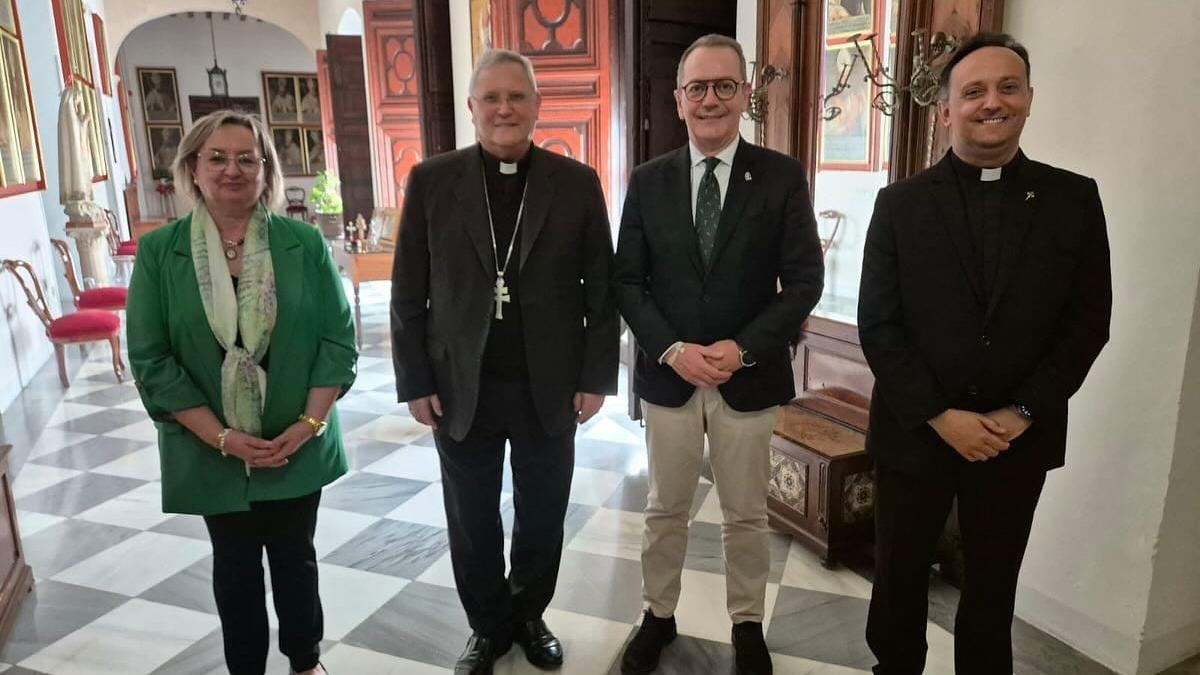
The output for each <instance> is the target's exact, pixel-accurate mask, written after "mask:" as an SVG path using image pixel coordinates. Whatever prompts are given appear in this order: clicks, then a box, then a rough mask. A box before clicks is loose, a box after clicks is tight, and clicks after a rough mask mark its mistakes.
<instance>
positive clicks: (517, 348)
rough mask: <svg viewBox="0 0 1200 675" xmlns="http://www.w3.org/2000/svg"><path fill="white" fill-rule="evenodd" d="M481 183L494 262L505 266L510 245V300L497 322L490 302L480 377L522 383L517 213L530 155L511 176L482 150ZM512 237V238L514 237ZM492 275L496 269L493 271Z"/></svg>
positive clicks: (525, 371)
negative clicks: (488, 212)
mask: <svg viewBox="0 0 1200 675" xmlns="http://www.w3.org/2000/svg"><path fill="white" fill-rule="evenodd" d="M479 151H480V153H481V154H482V155H483V170H484V174H485V179H484V183H485V185H486V187H487V195H488V201H489V202H490V203H491V208H492V223H493V225H494V227H495V232H496V263H497V265H498V266H499V267H501V268H503V267H504V258H505V256H506V255H508V247H509V242H512V257H511V258H509V263H508V267H507V268H506V269H505V274H504V282H505V285H506V286H507V287H508V294H509V298H510V301H509V302H506V303H504V318H503V319H497V318H496V314H495V307H496V304H495V302H492V304H491V307H492V326H491V329H490V330H489V331H488V339H487V345H486V346H485V347H484V350H483V366H482V369H481V372H482V376H483V377H485V378H489V379H492V380H503V381H512V380H522V379H526V378H528V376H529V371H528V368H526V362H525V336H524V334H523V332H522V327H521V300H520V297H521V291H520V285H521V284H520V279H519V277H520V274H519V271H520V266H521V236H522V234H523V233H522V232H521V231H520V230H518V229H517V212H518V211H519V210H520V208H521V195H522V193H523V192H524V190H525V178H526V176H528V175H529V158H530V154H531V153H529V152H526V153H525V156H524V157H522V158H521V159H520V160H518V162H517V172H516V173H514V174H503V173H500V159H499V158H497V157H495V156H493V155H491V154H489V153H488V152H487V151H486V150H484V149H483V148H482V147H480V149H479ZM514 235H515V237H514ZM492 272H493V274H494V273H495V270H494V269H493V271H492Z"/></svg>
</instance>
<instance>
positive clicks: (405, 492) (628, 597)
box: [0, 284, 1108, 675]
mask: <svg viewBox="0 0 1200 675" xmlns="http://www.w3.org/2000/svg"><path fill="white" fill-rule="evenodd" d="M387 291H388V289H387V286H386V285H384V284H370V285H367V286H365V287H364V288H363V328H364V337H365V339H364V349H363V352H362V357H361V359H360V362H359V371H360V374H359V377H358V382H357V384H356V386H355V388H354V390H353V391H352V392H351V393H350V394H348V395H347V396H346V397H345V398H344V399H343V400H342V401H341V402H340V403H339V404H338V405H339V409H340V414H341V416H342V420H343V424H344V432H345V436H346V443H347V452H348V455H349V459H350V464H351V471H350V473H348V474H347V475H346V476H344V477H343V478H341V479H340V480H338V481H337V482H336V483H334V484H333V485H331V486H329V487H328V488H327V489H326V490H325V492H324V496H323V498H322V504H321V510H320V516H319V523H318V528H317V535H316V548H317V552H318V556H319V561H320V562H319V565H320V583H321V590H322V593H321V595H322V599H323V602H324V605H325V617H326V626H325V637H326V643H325V647H324V656H323V661H324V663H325V665H326V666H327V667H328V668H329V670H330V672H332V673H337V674H339V675H341V674H347V673H350V674H356V675H357V674H375V673H379V674H386V673H397V674H398V673H404V674H410V673H411V674H417V675H422V674H426V673H428V674H434V673H446V672H449V670H450V668H451V667H452V666H453V663H454V660H455V658H456V656H457V655H458V653H459V652H460V650H461V648H462V646H463V644H464V642H465V640H466V638H467V635H468V633H469V629H468V627H467V623H466V618H465V616H464V615H463V612H462V610H461V608H460V606H459V603H458V599H457V596H456V595H455V592H454V578H453V573H452V571H451V567H450V557H449V552H448V545H447V540H446V529H445V528H446V519H445V514H444V513H443V509H442V501H441V500H442V488H441V483H440V480H441V476H440V473H439V470H438V464H437V453H436V451H435V450H434V447H433V440H432V437H431V436H430V434H429V433H428V430H427V429H426V428H425V427H422V426H421V425H419V424H417V423H416V422H415V421H414V420H412V419H411V418H410V417H409V416H408V414H407V411H406V409H405V408H404V407H403V406H400V405H397V404H396V402H395V395H394V390H393V375H392V366H391V361H390V351H389V346H388V339H387V320H388V314H387V307H386V303H387V300H388V292H387ZM108 359H109V355H108V352H107V347H99V348H96V349H95V350H93V351H92V352H91V353H90V354H89V355H88V356H87V357H86V358H85V359H84V360H83V362H82V364H81V365H79V366H78V372H77V373H76V375H75V376H74V380H73V383H72V385H71V387H70V388H69V389H67V390H65V392H64V391H62V390H61V388H60V389H58V391H57V393H55V392H54V390H53V388H54V387H57V386H58V385H57V382H52V381H51V380H49V379H48V378H42V381H43V388H42V389H40V390H36V391H35V390H31V391H29V392H27V393H26V394H23V396H30V397H37V398H36V401H35V400H34V399H33V398H31V399H29V400H27V401H25V402H24V403H23V404H22V405H16V406H14V407H13V408H11V409H10V410H12V411H16V413H15V414H26V413H22V412H21V411H23V410H27V409H29V406H34V407H37V406H40V408H39V409H40V410H41V412H40V413H39V414H40V415H41V416H42V417H43V418H44V423H43V424H41V428H40V430H39V431H38V432H37V433H36V437H35V438H32V440H31V442H30V445H29V447H28V448H18V449H17V451H18V454H17V462H16V463H17V464H19V467H18V471H17V473H16V480H15V482H14V487H13V490H14V495H15V499H16V506H17V509H18V514H19V523H20V528H21V534H22V537H23V539H24V544H25V551H26V555H27V557H28V560H29V563H30V565H31V566H32V567H33V571H34V574H35V577H36V585H35V588H34V591H33V594H32V595H31V596H30V597H28V598H27V599H26V600H25V602H24V604H23V606H22V608H21V610H20V615H19V618H18V620H17V622H16V625H15V627H14V629H13V631H12V633H11V635H10V637H9V639H8V643H7V645H6V647H5V648H4V649H3V651H2V652H0V662H2V663H0V671H3V672H5V673H21V674H26V673H48V674H52V675H97V674H101V673H112V674H119V675H145V674H149V673H156V674H158V673H163V674H166V673H169V674H172V675H202V674H209V673H220V672H224V669H223V659H222V655H221V639H220V630H219V625H218V620H217V616H216V610H215V607H214V604H213V600H212V593H211V587H210V584H211V567H212V558H211V547H210V545H209V543H208V539H207V536H206V533H205V529H204V526H203V522H202V521H201V520H200V519H199V518H196V517H192V516H179V515H172V514H164V513H162V511H161V509H160V502H159V499H160V484H159V482H158V476H159V474H158V456H157V450H156V447H155V430H154V427H153V425H152V424H151V422H150V421H149V419H148V418H147V417H146V415H145V413H144V411H143V410H142V408H141V404H140V402H139V401H138V398H137V395H136V391H135V390H134V388H133V385H132V384H131V383H129V382H126V383H125V384H117V383H116V381H115V379H114V377H113V374H112V371H111V369H110V367H109V362H108ZM47 367H48V368H53V366H52V365H48V366H47ZM49 382H52V384H51V383H49ZM624 386H625V383H624V382H622V387H624ZM52 395H55V396H58V397H60V398H61V400H57V401H55V400H54V399H53V397H52ZM48 400H49V401H51V402H50V403H46V401H48ZM50 405H52V406H53V409H52V410H50V409H49V408H48V407H47V406H50ZM29 414H32V413H29ZM5 421H6V423H8V422H9V419H8V417H6V418H5ZM20 422H21V421H20V420H18V421H17V424H18V426H19V425H20ZM25 423H26V426H29V425H30V424H34V423H35V422H32V421H30V420H25ZM10 428H11V427H10ZM29 435H30V436H32V435H33V434H29ZM577 444H578V448H577V460H576V471H575V478H574V484H573V486H572V489H571V506H570V510H569V512H568V515H567V526H566V530H567V535H566V537H567V541H566V547H565V551H564V554H563V564H562V571H561V574H560V577H559V586H558V593H557V595H556V597H555V598H554V601H553V603H552V605H551V607H550V610H549V611H548V613H547V616H546V619H547V622H548V623H549V625H550V626H551V627H552V628H553V629H554V630H555V631H556V632H557V633H558V635H559V636H560V637H561V638H562V640H563V642H564V645H565V650H566V653H567V662H566V666H565V668H564V669H563V671H562V672H564V673H569V674H571V675H576V674H578V675H588V674H596V675H600V674H603V673H617V672H619V667H618V666H617V665H616V664H617V661H618V657H619V654H620V652H621V649H622V646H623V645H624V644H625V642H626V641H627V640H628V639H629V637H630V636H631V635H632V632H633V631H634V629H635V624H636V622H637V621H638V619H639V616H640V612H641V608H642V602H641V593H640V578H641V577H640V563H639V550H640V546H641V531H642V518H641V510H642V507H643V506H644V504H645V499H646V492H647V485H646V476H645V472H646V457H645V445H644V442H643V437H642V432H641V429H640V428H639V426H638V425H637V424H636V423H634V422H631V421H630V420H629V419H628V418H627V416H626V414H625V392H624V391H622V393H621V395H620V396H617V397H613V398H611V399H609V401H608V402H607V403H606V404H605V407H604V409H603V411H602V413H601V414H600V415H599V416H597V418H596V419H594V420H593V421H591V422H590V423H588V424H587V425H586V426H584V427H583V428H582V429H581V430H580V432H579V435H578V441H577ZM26 450H27V452H26ZM505 480H506V487H505V490H504V493H503V495H502V500H503V502H504V504H503V505H502V506H504V513H505V518H504V519H505V522H506V524H507V525H508V526H509V527H511V507H510V506H509V505H508V502H509V500H510V499H511V479H510V478H509V477H508V476H507V474H506V479H505ZM711 487H712V486H711V484H710V483H708V482H707V481H705V480H702V481H701V484H700V485H699V486H698V488H697V490H696V496H695V501H694V504H693V516H694V521H693V526H692V529H691V538H690V544H689V549H688V555H687V560H686V563H685V570H684V572H683V595H682V598H681V600H680V603H679V610H678V612H677V616H678V620H679V629H680V632H681V638H680V639H679V640H678V641H676V642H675V643H674V644H673V645H671V646H670V647H669V648H668V649H667V651H666V653H665V655H664V658H663V662H662V667H661V669H660V671H659V672H662V673H667V674H680V675H683V674H688V675H692V674H698V673H724V672H728V669H729V663H730V659H731V649H730V646H729V621H728V617H727V615H726V612H725V607H724V598H725V592H724V578H723V576H722V571H723V563H722V560H721V545H720V521H721V517H720V507H719V504H718V502H717V495H716V491H715V490H712V489H711ZM771 547H772V548H771V572H770V578H769V587H768V594H767V610H768V619H767V622H766V631H767V642H768V644H769V646H770V648H771V649H772V651H773V653H774V662H775V668H776V672H777V673H780V674H782V675H789V674H791V675H798V674H801V673H804V674H808V675H850V674H852V673H864V672H869V670H870V667H871V665H872V663H873V661H872V659H871V655H870V652H869V650H868V649H867V647H866V644H865V642H864V639H863V623H864V620H865V617H866V611H867V599H868V598H869V596H870V588H871V586H870V582H869V581H868V580H867V579H866V578H864V577H863V576H860V575H859V574H857V573H855V572H854V571H851V570H849V569H846V568H840V569H836V570H827V569H825V568H823V567H822V566H821V565H820V563H819V562H818V559H817V557H816V556H815V555H814V554H812V553H811V552H809V551H808V550H807V549H805V548H803V547H801V546H800V545H799V544H797V543H795V542H792V541H791V540H790V539H789V538H787V537H785V536H783V535H779V534H773V535H772V541H771ZM942 593H943V595H944V594H946V593H949V594H951V599H950V600H949V602H951V603H952V602H953V597H952V594H953V591H952V589H951V590H945V589H943V591H942ZM268 602H270V600H269V599H268ZM941 615H948V613H946V612H942V613H941ZM941 615H939V613H938V612H934V613H932V614H931V616H932V617H933V618H934V621H935V622H931V623H930V624H929V627H928V639H929V644H930V656H929V664H928V667H927V669H926V672H927V673H951V672H952V671H953V667H952V663H953V660H952V638H951V635H950V633H949V632H948V630H947V626H948V625H949V620H948V619H947V618H945V616H941ZM939 623H940V624H941V625H939ZM274 626H275V623H274V622H273V623H272V627H273V628H274ZM1018 634H1019V635H1020V636H1021V639H1020V640H1019V641H1018V653H1019V654H1038V655H1039V657H1038V661H1040V662H1030V660H1029V659H1025V660H1023V661H1022V662H1021V665H1020V667H1019V669H1018V671H1017V672H1018V673H1022V674H1025V673H1033V674H1036V673H1046V674H1049V673H1066V672H1071V673H1089V674H1090V673H1097V674H1099V673H1106V672H1108V671H1106V670H1104V669H1103V668H1101V667H1099V666H1097V665H1096V664H1094V663H1092V662H1090V661H1087V660H1086V659H1085V658H1083V657H1082V656H1080V655H1078V654H1076V653H1074V652H1073V651H1072V650H1070V649H1069V648H1067V647H1066V646H1064V645H1062V644H1061V643H1059V642H1057V641H1055V640H1053V639H1052V638H1049V637H1047V636H1045V635H1043V634H1041V633H1039V632H1037V631H1035V630H1033V629H1030V628H1028V627H1024V629H1023V630H1021V631H1018ZM1050 661H1053V663H1050ZM1068 666H1069V667H1068ZM268 672H272V673H285V672H287V664H286V660H285V659H283V658H282V656H281V655H280V654H278V653H277V652H273V653H272V656H271V660H270V662H269V671H268ZM497 672H498V673H504V674H510V673H534V672H538V671H536V670H535V669H534V668H533V667H531V666H530V665H529V664H528V663H526V661H525V659H524V657H523V655H521V653H520V650H519V649H514V650H513V651H512V652H511V653H510V654H509V655H508V656H506V657H505V658H504V659H503V660H502V661H501V663H500V665H499V668H498V669H497Z"/></svg>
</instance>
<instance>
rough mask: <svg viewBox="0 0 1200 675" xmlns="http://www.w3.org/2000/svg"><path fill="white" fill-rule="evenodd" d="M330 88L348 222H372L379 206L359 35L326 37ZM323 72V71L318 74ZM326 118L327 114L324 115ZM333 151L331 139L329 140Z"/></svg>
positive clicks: (328, 97) (327, 141)
mask: <svg viewBox="0 0 1200 675" xmlns="http://www.w3.org/2000/svg"><path fill="white" fill-rule="evenodd" d="M325 43H326V46H327V47H328V50H327V51H326V62H327V63H328V64H329V88H328V89H326V90H325V91H326V92H327V93H326V95H325V96H322V97H321V98H322V99H324V100H328V101H329V102H330V104H331V105H332V107H333V115H332V119H333V123H334V129H335V130H336V134H335V135H334V138H336V139H337V164H336V166H337V167H338V177H339V178H340V179H341V181H342V203H343V213H344V214H345V217H346V218H353V217H355V216H356V215H358V214H360V213H361V214H363V216H364V217H367V218H369V217H370V216H371V211H372V209H373V208H374V206H375V192H374V189H373V188H372V185H371V165H372V161H371V138H370V117H369V115H368V111H367V93H366V83H365V82H364V80H363V60H362V38H360V37H358V36H357V35H326V36H325ZM318 72H319V71H318ZM318 86H320V85H319V84H318ZM322 115H324V113H322ZM326 143H327V145H326V147H329V144H330V143H329V137H328V136H327V137H326Z"/></svg>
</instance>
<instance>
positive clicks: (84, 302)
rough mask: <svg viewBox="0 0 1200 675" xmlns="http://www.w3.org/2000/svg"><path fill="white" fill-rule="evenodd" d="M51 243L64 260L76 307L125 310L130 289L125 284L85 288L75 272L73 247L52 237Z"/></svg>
mask: <svg viewBox="0 0 1200 675" xmlns="http://www.w3.org/2000/svg"><path fill="white" fill-rule="evenodd" d="M50 245H51V246H53V247H54V250H55V251H58V257H59V259H61V260H62V264H63V271H64V273H65V274H66V277H67V285H68V286H70V287H71V295H72V296H73V297H74V299H75V309H104V310H108V311H110V312H120V311H124V310H125V300H126V298H127V297H128V296H129V289H128V288H125V287H123V286H101V287H99V288H87V289H84V288H82V287H81V286H80V284H79V277H78V275H76V274H75V261H74V260H73V259H72V258H71V248H70V247H69V246H67V242H65V241H63V240H62V239H51V240H50Z"/></svg>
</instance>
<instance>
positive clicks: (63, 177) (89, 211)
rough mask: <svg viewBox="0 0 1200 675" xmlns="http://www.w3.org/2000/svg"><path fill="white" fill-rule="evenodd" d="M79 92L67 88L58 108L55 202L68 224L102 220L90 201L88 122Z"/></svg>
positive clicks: (85, 106)
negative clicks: (68, 219) (79, 221)
mask: <svg viewBox="0 0 1200 675" xmlns="http://www.w3.org/2000/svg"><path fill="white" fill-rule="evenodd" d="M83 97H84V93H83V90H82V89H80V88H79V87H75V86H73V85H68V86H67V88H66V89H64V90H63V94H62V99H61V100H60V101H59V108H58V167H59V179H58V180H59V183H58V200H59V203H61V204H62V205H63V207H64V209H65V210H66V212H67V216H68V217H69V218H70V219H71V220H87V221H91V220H93V219H100V220H103V212H102V211H101V209H100V207H99V206H98V205H97V204H96V203H95V202H94V201H92V157H91V152H90V151H89V145H88V140H87V130H88V124H89V122H90V119H89V117H90V116H89V113H88V110H87V105H86V103H85V101H84V98H83Z"/></svg>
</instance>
